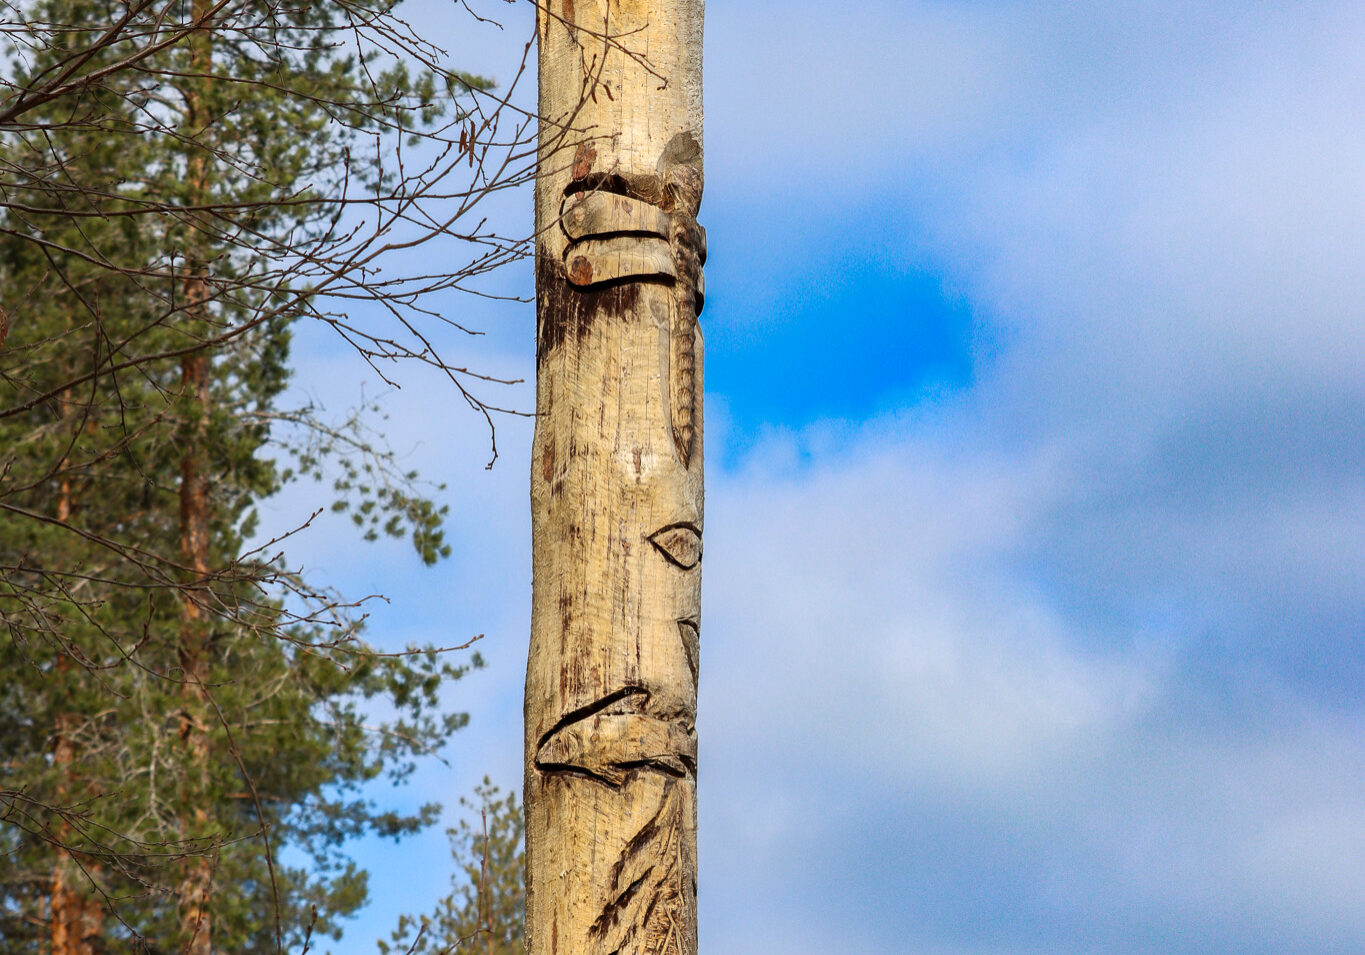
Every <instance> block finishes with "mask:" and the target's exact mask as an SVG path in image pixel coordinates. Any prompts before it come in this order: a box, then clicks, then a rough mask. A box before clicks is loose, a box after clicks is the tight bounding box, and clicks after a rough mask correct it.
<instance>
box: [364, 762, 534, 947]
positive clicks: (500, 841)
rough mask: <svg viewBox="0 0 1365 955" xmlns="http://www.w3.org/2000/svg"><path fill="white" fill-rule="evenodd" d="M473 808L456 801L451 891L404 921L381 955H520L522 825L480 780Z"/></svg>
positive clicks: (516, 811) (512, 802) (510, 797)
mask: <svg viewBox="0 0 1365 955" xmlns="http://www.w3.org/2000/svg"><path fill="white" fill-rule="evenodd" d="M474 795H475V797H476V799H477V802H471V801H470V800H468V799H465V798H463V797H461V799H460V805H461V806H463V807H465V809H466V811H467V813H466V817H465V818H464V819H462V820H460V822H459V824H458V825H457V826H455V827H454V828H452V829H448V830H446V834H447V835H448V836H449V837H450V848H451V855H452V857H453V859H454V861H455V867H456V871H455V873H454V874H453V875H452V876H451V891H450V893H449V894H448V895H446V896H445V897H444V898H442V899H441V900H440V901H439V902H437V903H436V908H435V910H434V911H433V912H432V913H431V914H430V915H420V916H412V915H404V916H402V917H401V918H400V919H399V921H398V927H397V929H395V930H394V932H393V934H392V936H391V937H390V939H389V941H387V942H385V941H380V942H379V951H380V953H381V955H446V953H449V952H456V951H467V952H480V953H484V955H522V924H523V921H524V919H525V913H526V855H525V851H524V849H523V834H524V832H525V817H524V815H523V813H522V808H521V805H520V804H519V803H518V801H517V796H516V793H507V794H506V795H505V796H504V795H502V794H501V792H500V791H499V789H498V787H497V786H494V785H493V784H492V782H490V781H489V779H488V777H486V776H485V777H484V780H483V784H482V785H481V786H478V787H476V788H475V790H474Z"/></svg>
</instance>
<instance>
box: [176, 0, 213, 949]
mask: <svg viewBox="0 0 1365 955" xmlns="http://www.w3.org/2000/svg"><path fill="white" fill-rule="evenodd" d="M207 12H208V5H207V3H206V2H205V0H194V3H193V15H194V17H195V19H196V20H199V19H202V18H204V17H205V16H206V15H207ZM189 65H190V76H189V77H188V78H187V81H186V87H185V124H186V127H187V129H188V134H189V136H190V138H191V139H192V140H193V141H194V142H195V143H196V144H197V145H196V146H195V147H193V149H192V151H191V153H190V155H189V159H188V163H187V168H186V174H187V181H188V185H189V194H190V196H191V200H192V201H193V202H201V201H206V200H207V199H208V197H209V195H210V190H209V164H208V163H209V160H208V156H207V155H206V149H207V148H208V147H207V145H205V143H206V139H205V136H206V130H207V129H208V126H209V124H210V122H211V118H210V116H209V111H208V108H207V105H206V104H205V101H204V100H205V84H206V83H207V82H208V79H207V78H208V77H209V76H211V74H212V71H213V47H212V35H211V34H210V33H209V32H208V29H207V28H206V29H204V30H201V31H200V32H199V33H196V34H195V35H193V36H192V37H190V40H189ZM198 238H199V237H198V236H197V235H196V234H194V233H193V232H191V234H190V237H189V240H188V244H189V249H188V250H187V256H186V279H185V284H184V296H185V297H184V315H183V322H184V326H185V329H186V333H187V335H188V336H199V335H203V336H205V337H207V334H208V322H209V313H208V308H209V305H208V303H209V288H208V282H207V281H206V279H205V276H204V267H205V266H204V257H203V255H202V254H201V253H200V252H199V251H198V245H199V242H198ZM211 371H212V369H211V367H210V361H209V355H208V353H207V352H205V351H197V352H192V353H190V354H188V355H186V356H185V358H184V359H183V360H182V362H181V396H180V400H181V407H182V408H183V409H184V414H185V421H184V427H183V429H182V431H181V447H180V455H181V457H180V557H181V561H182V562H183V563H184V565H185V567H186V569H187V570H188V572H189V574H190V578H191V579H190V581H188V582H187V583H186V585H185V587H184V590H183V591H182V594H181V607H182V612H183V618H182V623H181V630H180V646H179V648H178V651H179V661H178V662H179V664H180V671H181V679H182V680H183V681H184V682H183V683H182V684H181V698H182V709H181V714H180V738H181V742H182V751H181V758H182V759H183V760H184V769H183V777H182V781H183V785H184V788H183V795H182V799H181V802H180V819H179V820H178V822H179V827H180V832H181V838H182V839H184V840H186V848H187V849H188V850H190V851H189V854H188V855H187V856H186V857H185V860H184V863H183V866H184V867H183V870H182V873H181V879H180V888H179V893H178V894H179V902H180V946H181V947H180V951H181V955H209V953H210V952H211V951H212V950H213V931H212V929H213V919H212V912H211V909H210V904H209V903H210V895H211V892H212V889H213V864H212V859H211V857H210V855H209V851H210V850H209V847H208V842H207V840H208V838H209V834H208V832H207V829H208V821H209V820H208V811H207V809H206V806H207V804H208V760H209V740H208V728H207V718H208V711H207V707H206V706H205V700H204V694H205V693H207V692H208V691H207V689H206V687H205V683H206V681H207V679H208V664H207V659H206V650H207V639H206V632H205V630H206V626H207V621H206V620H204V606H203V604H202V603H201V601H202V600H203V599H204V595H205V588H204V581H205V580H206V579H207V577H208V573H209V473H208V472H209V460H208V426H209V413H210V411H211V410H212V409H211V396H210V373H211Z"/></svg>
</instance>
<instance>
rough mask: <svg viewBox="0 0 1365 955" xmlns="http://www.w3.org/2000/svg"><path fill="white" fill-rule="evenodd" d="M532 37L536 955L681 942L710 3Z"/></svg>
mask: <svg viewBox="0 0 1365 955" xmlns="http://www.w3.org/2000/svg"><path fill="white" fill-rule="evenodd" d="M537 28H538V40H539V43H540V112H541V117H542V119H541V155H540V161H541V170H542V175H541V177H540V178H539V180H538V182H537V188H536V226H537V233H538V236H539V240H538V245H537V261H536V285H537V314H538V338H537V366H538V370H537V412H538V417H537V422H536V433H535V441H534V446H533V461H532V481H531V500H532V534H533V548H534V557H533V563H534V587H533V600H532V608H533V609H532V623H531V650H530V659H529V662H528V665H527V675H526V779H525V804H526V813H527V829H526V832H527V933H526V937H527V946H528V952H529V953H531V955H550V953H554V955H588V953H593V955H613V953H617V952H620V953H649V955H659V953H665V952H667V953H676V955H693V953H695V951H696V872H697V861H696V768H697V740H696V703H697V661H698V637H699V633H700V617H699V612H700V593H701V556H702V525H703V513H702V448H701V423H702V415H701V403H700V394H701V380H702V379H701V370H702V361H701V357H702V342H701V334H700V331H699V329H698V326H697V310H698V309H699V307H700V305H701V264H702V260H703V258H704V254H705V252H704V245H705V243H704V235H703V233H702V232H701V230H700V228H699V227H698V226H697V224H696V215H697V208H698V206H699V204H700V201H701V191H702V168H701V154H702V104H701V31H702V0H654V2H640V0H553V2H544V3H542V5H541V7H540V10H539V21H538V27H537Z"/></svg>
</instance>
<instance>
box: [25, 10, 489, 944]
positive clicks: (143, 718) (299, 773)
mask: <svg viewBox="0 0 1365 955" xmlns="http://www.w3.org/2000/svg"><path fill="white" fill-rule="evenodd" d="M213 9H216V10H218V13H217V14H212V10H213ZM365 12H366V11H364V10H362V9H359V8H357V7H354V6H349V5H348V6H340V5H337V6H334V5H327V4H317V5H302V6H298V5H295V6H290V7H283V6H274V5H271V4H268V3H245V4H237V5H234V6H232V7H230V8H229V9H228V10H227V11H226V12H224V10H223V7H222V6H221V5H219V6H218V7H216V8H210V7H209V6H208V5H207V4H204V3H202V2H198V0H196V2H186V3H183V4H171V5H169V6H167V7H165V8H164V9H162V10H152V9H151V8H150V7H149V6H148V5H147V4H134V5H132V6H128V5H120V4H114V3H104V2H90V0H46V2H44V3H42V4H40V5H38V6H37V7H35V8H33V10H32V14H33V15H32V19H31V21H30V22H31V23H43V24H60V25H61V28H60V29H58V30H50V31H48V32H47V33H46V34H42V35H41V36H39V35H38V34H35V35H34V38H33V43H32V44H31V48H32V50H33V51H36V52H33V53H32V55H30V56H27V57H25V58H24V61H23V68H24V71H25V75H23V76H20V77H18V78H17V79H16V80H15V83H14V87H12V88H17V89H20V90H25V89H38V88H41V87H42V84H43V82H45V78H47V77H50V76H52V75H54V74H58V73H61V72H62V71H63V70H64V69H65V68H66V66H67V65H69V64H70V63H71V62H73V56H76V55H77V54H79V53H80V52H81V51H83V50H95V51H96V52H95V53H94V54H93V55H92V56H90V57H89V58H88V59H86V60H83V61H81V64H82V65H81V68H82V69H84V70H86V71H87V72H88V73H89V72H96V73H97V72H98V70H99V69H100V68H101V67H102V66H108V65H110V64H117V63H119V62H121V61H120V59H119V58H120V57H123V56H125V55H126V53H127V51H128V48H129V46H130V45H136V44H138V43H143V42H146V37H148V36H153V37H154V36H155V35H156V34H155V33H154V32H153V31H154V30H157V29H165V28H166V27H165V24H166V23H171V24H172V25H174V24H190V25H191V27H192V28H188V29H186V30H185V31H184V35H183V37H182V41H181V42H177V43H170V44H168V45H166V46H165V48H164V49H160V50H158V51H157V52H155V53H154V54H153V55H149V56H148V57H146V58H144V59H142V60H140V61H139V62H138V64H137V66H136V68H135V69H124V70H122V71H119V72H114V73H111V74H109V75H107V76H102V77H101V78H100V80H99V81H98V82H93V83H88V84H85V85H82V86H78V87H77V88H76V89H75V91H74V92H72V93H70V94H69V95H65V96H63V97H57V98H54V99H52V100H51V101H48V102H43V103H40V104H39V105H37V106H32V107H30V108H28V109H27V111H26V112H25V113H24V114H23V122H22V123H19V124H17V125H11V126H10V127H9V134H8V135H7V136H6V137H5V146H6V156H7V162H6V163H5V164H4V166H3V176H2V177H0V189H3V196H4V203H3V207H4V212H3V219H0V288H3V289H5V290H6V297H5V304H6V308H5V313H6V325H7V330H8V334H7V337H6V340H5V342H4V343H3V346H4V356H5V364H4V369H3V375H0V409H3V412H0V572H2V573H0V614H3V619H4V623H5V626H6V629H5V632H4V633H3V634H0V666H3V669H4V672H5V673H6V674H7V676H11V675H12V678H9V679H7V680H5V681H4V683H3V685H0V758H2V759H3V766H4V783H3V786H0V789H3V794H2V795H3V803H0V816H3V820H4V821H5V822H7V823H9V825H7V826H4V827H0V851H3V856H2V857H0V943H2V947H3V948H4V950H5V951H7V952H9V951H12V952H15V953H25V952H47V951H53V952H54V953H55V955H67V953H84V952H87V951H95V950H98V949H99V946H101V945H102V946H104V947H106V948H127V947H130V946H132V947H136V948H138V949H140V950H143V951H148V952H163V951H164V952H171V951H186V952H195V951H201V952H207V951H209V950H216V951H231V952H266V951H276V950H277V949H278V948H279V947H280V946H281V945H286V946H290V945H298V944H299V943H300V942H301V940H302V939H303V938H305V937H307V936H309V934H310V933H311V934H312V935H313V936H314V937H315V936H317V935H320V934H332V935H336V934H338V933H339V931H340V922H339V919H340V918H341V917H342V916H344V915H345V914H346V913H348V912H350V911H353V910H354V909H355V908H356V907H357V906H359V905H360V904H361V903H362V902H363V900H364V897H365V881H364V873H363V872H360V871H358V870H357V869H356V868H355V867H354V865H352V864H351V863H350V862H349V860H348V859H347V857H346V854H345V843H346V841H347V840H348V839H350V838H353V837H355V836H357V835H361V834H363V833H379V834H381V835H386V836H394V837H398V836H401V835H404V834H407V833H411V832H413V831H415V830H416V829H418V828H420V827H421V826H424V825H426V824H428V823H429V822H431V821H432V820H433V819H434V818H435V817H434V813H435V811H436V807H434V806H426V807H422V808H421V809H420V810H418V811H417V812H415V813H406V814H405V813H397V812H392V811H388V810H385V809H384V808H382V807H380V806H377V805H375V804H374V803H373V802H371V801H370V800H368V799H366V798H365V797H364V794H363V792H362V787H363V786H364V785H365V783H367V782H369V781H371V780H373V779H376V778H377V777H379V776H381V775H384V774H388V775H390V776H392V777H393V778H394V779H395V780H401V779H402V778H403V777H404V776H405V775H406V774H407V773H408V772H410V771H411V768H412V761H413V760H414V759H415V758H416V757H418V756H419V755H423V754H425V753H427V752H430V751H432V750H434V749H436V748H438V747H439V746H440V745H441V744H442V743H443V741H444V740H445V738H446V737H447V736H448V734H449V733H450V732H452V731H453V730H454V729H456V728H458V727H459V726H460V725H462V724H463V722H464V720H465V717H464V716H463V715H460V714H444V715H443V714H441V713H440V710H439V702H440V701H439V693H440V691H441V688H442V686H443V685H445V684H447V683H448V682H449V681H450V680H452V679H455V678H458V677H459V675H460V674H461V673H462V672H463V670H464V668H463V667H462V666H457V665H454V664H452V663H450V662H447V659H446V658H445V657H442V656H440V655H438V654H436V653H434V652H424V653H418V654H414V655H411V656H403V657H392V656H383V655H378V654H375V653H373V652H371V651H370V650H369V648H368V647H367V646H366V645H365V644H364V643H363V642H361V641H360V639H359V636H358V633H359V630H358V623H357V621H356V620H354V619H351V618H350V617H349V616H348V615H347V613H346V612H345V609H344V607H342V606H339V605H338V604H337V602H336V601H330V600H326V599H324V600H321V601H318V600H315V599H314V600H311V602H310V598H314V597H315V596H316V595H315V594H314V593H313V592H312V591H311V590H310V588H309V587H308V585H307V582H306V581H302V580H300V579H298V578H297V577H296V576H295V575H292V574H290V573H288V572H286V571H285V570H284V565H283V564H282V563H280V562H278V561H276V560H274V559H273V555H272V554H270V553H265V552H262V553H258V554H254V555H253V554H248V555H244V554H243V550H244V542H245V541H246V540H247V539H248V538H249V537H250V536H251V535H252V533H253V528H254V508H255V505H256V504H257V503H258V502H259V501H260V500H262V499H263V498H264V497H266V496H268V495H270V494H272V493H274V492H275V491H276V490H278V489H279V487H280V486H281V483H282V482H283V481H285V480H287V479H288V478H289V477H290V475H291V473H292V474H294V475H300V474H301V475H314V476H316V475H318V474H321V473H323V471H324V469H325V463H324V462H323V461H322V460H321V459H320V457H319V455H321V454H324V453H325V452H326V451H328V450H329V449H330V450H332V451H339V452H342V453H343V456H342V459H341V469H342V472H343V475H344V477H343V479H342V481H341V488H340V490H341V492H342V493H343V495H344V500H343V502H342V503H343V504H344V503H346V502H349V501H354V502H355V504H356V507H355V510H356V511H357V512H358V513H360V514H363V515H364V516H363V517H362V518H361V523H362V524H367V526H370V525H371V524H372V525H374V526H377V527H379V528H382V529H383V530H385V531H387V532H389V533H392V534H411V536H412V538H413V542H414V544H415V545H416V547H417V549H418V552H419V553H420V554H421V555H422V557H423V559H424V560H426V561H427V562H432V561H434V560H436V559H437V558H439V557H440V556H441V555H442V554H444V553H448V552H449V551H448V548H447V547H446V545H445V543H444V541H443V539H442V536H441V529H440V523H441V514H442V512H441V509H440V508H438V507H437V506H435V505H434V504H432V503H431V502H430V501H429V500H428V499H426V498H425V497H424V496H423V495H422V494H421V493H420V491H418V490H417V489H416V487H415V485H414V484H413V478H414V476H413V475H410V474H404V473H401V472H398V471H397V470H396V469H395V468H394V467H393V463H394V462H393V459H392V456H389V455H386V454H385V453H384V452H383V451H382V449H381V450H377V449H376V448H375V447H374V446H373V445H371V444H370V443H368V442H367V441H365V440H362V439H360V438H357V437H355V433H354V432H351V431H347V430H346V429H344V428H343V429H342V430H340V431H331V432H314V433H313V436H312V438H308V437H307V436H305V441H304V444H303V450H304V453H303V455H302V458H301V460H299V461H298V463H297V466H296V467H295V468H294V469H293V470H292V471H291V470H290V469H286V468H283V467H282V466H281V465H278V464H277V463H276V461H275V459H274V457H273V455H278V454H282V453H284V451H285V450H286V449H285V448H283V447H282V446H281V444H280V441H281V434H280V433H279V430H278V425H279V423H280V422H284V421H293V422H300V421H303V422H304V423H305V424H308V423H313V424H316V423H317V422H316V420H315V419H312V418H310V417H309V416H308V415H307V414H304V413H295V412H289V411H288V410H282V409H280V408H279V407H277V402H278V399H279V396H280V394H281V392H282V390H283V388H284V387H285V385H286V383H287V381H288V376H289V369H288V347H289V326H290V324H291V322H292V321H294V320H295V319H296V318H298V317H300V316H303V315H310V314H312V315H316V314H319V305H318V304H317V303H318V299H317V297H316V289H310V287H309V286H310V284H313V285H317V286H320V285H323V284H325V283H326V282H328V281H333V284H334V285H335V284H336V283H335V281H334V280H333V279H332V278H330V276H333V275H335V274H336V270H335V269H334V267H333V265H334V264H333V262H332V260H331V259H329V258H328V256H329V255H335V254H338V253H337V250H338V249H343V250H344V248H345V247H344V243H343V244H342V245H338V244H337V243H338V239H337V236H338V235H339V234H341V233H342V232H344V230H341V229H340V226H339V222H340V221H341V217H342V213H343V210H344V208H345V206H344V205H341V204H338V202H337V201H336V198H335V197H336V196H337V195H338V194H339V193H338V192H337V189H338V188H339V187H340V184H342V183H343V182H345V181H348V180H358V181H362V182H363V183H364V184H365V185H366V187H367V188H371V189H373V190H375V191H376V194H377V195H382V194H385V193H384V190H385V189H388V190H390V192H389V193H388V194H389V195H392V193H393V190H401V189H403V188H410V187H411V186H410V184H409V186H407V187H405V186H404V185H403V183H402V182H401V181H396V180H395V177H394V175H393V174H392V172H391V171H390V167H388V166H387V165H386V163H385V160H386V159H387V158H389V157H388V156H387V155H386V154H375V160H376V161H375V162H372V163H370V164H368V165H366V164H362V163H360V162H359V161H358V160H357V159H356V158H355V157H356V155H357V153H358V152H359V151H360V149H359V147H360V146H361V145H362V142H364V141H362V140H361V138H360V137H361V136H363V135H370V134H375V135H379V136H384V135H387V134H401V133H404V132H406V131H408V130H411V129H413V128H419V127H420V125H421V123H422V122H424V121H431V120H433V119H434V118H435V117H436V115H437V113H438V112H439V110H438V109H437V108H436V107H435V106H433V103H434V102H435V99H436V90H437V88H438V86H440V85H444V86H446V87H447V88H448V89H450V90H453V91H454V92H460V91H462V90H463V91H466V92H468V91H470V90H472V89H475V88H477V87H478V86H479V85H480V84H481V81H479V80H477V78H473V77H461V76H457V75H453V74H442V75H440V76H439V78H440V79H443V80H444V83H438V75H437V74H433V73H431V72H411V71H410V70H408V69H407V68H405V67H404V66H403V65H402V64H401V63H400V62H396V61H393V62H390V64H389V65H388V67H387V68H384V69H381V68H380V64H379V62H378V59H379V58H378V57H372V58H371V59H369V60H367V59H366V58H364V57H362V56H361V55H358V54H348V53H346V52H345V50H344V49H343V48H339V47H338V46H337V43H336V40H335V38H336V36H337V34H338V31H342V32H343V33H344V32H345V31H346V29H347V28H348V26H349V25H351V24H353V22H354V21H353V20H351V19H348V18H353V17H356V16H357V15H359V14H363V13H365ZM369 12H371V13H373V14H374V15H375V16H376V17H381V18H382V15H383V13H384V11H383V9H377V10H374V11H369ZM125 13H126V14H127V16H128V17H130V18H131V21H130V22H131V23H132V26H131V27H128V30H129V32H128V36H127V39H126V42H122V41H121V42H119V43H114V44H107V45H105V46H103V47H100V45H99V40H98V38H99V37H102V36H104V35H105V32H106V31H107V30H108V29H109V27H108V25H109V23H111V22H115V23H117V22H120V17H121V16H123V15H124V14H125ZM157 16H161V17H162V19H160V20H156V19H155V18H156V17H157ZM214 16H216V17H217V19H214ZM376 22H384V21H382V19H381V20H377V21H376ZM389 22H391V21H389ZM139 24H141V27H140V29H143V32H138V29H135V28H137V27H138V25H139ZM194 24H199V25H200V26H197V27H195V26H193V25H194ZM35 29H36V28H35ZM371 52H373V50H371ZM20 98H21V99H22V94H21V95H20ZM13 101H14V97H11V99H10V103H11V104H12V103H13ZM461 129H462V130H463V127H461ZM462 138H463V134H462ZM470 139H471V143H470V148H471V156H472V137H470ZM365 141H368V140H365ZM319 276H322V278H319ZM339 281H342V286H341V287H342V288H343V289H345V288H350V287H353V286H348V285H346V284H345V283H347V282H350V283H355V282H358V281H359V279H358V278H356V277H353V276H352V277H345V276H343V279H342V280H339ZM382 295H383V293H382V292H381V293H377V294H376V297H381V298H382ZM371 344H373V342H371ZM398 350H401V349H398ZM272 423H273V424H274V425H275V426H276V430H275V431H273V432H272ZM347 450H349V451H350V452H352V456H351V457H349V458H347V457H345V456H344V452H346V451H347ZM367 522H368V523H367ZM471 663H472V664H477V658H474V659H473V660H472V661H471ZM381 699H382V700H383V701H385V702H384V708H385V709H386V710H388V711H390V712H392V713H393V714H394V716H393V717H392V718H391V719H390V720H389V721H388V722H387V723H386V724H384V725H382V726H380V727H379V730H378V732H376V731H373V730H371V729H367V728H366V727H367V725H368V724H369V723H370V722H372V721H371V720H369V718H368V710H369V701H376V700H381ZM286 847H288V848H293V849H295V850H298V851H299V853H300V854H298V855H293V856H291V858H300V857H301V858H304V859H306V860H307V864H306V865H303V866H300V865H297V864H295V865H292V866H290V865H285V864H284V863H283V862H282V860H281V851H282V850H283V849H285V848H286ZM314 911H315V912H316V915H314V914H313V912H314Z"/></svg>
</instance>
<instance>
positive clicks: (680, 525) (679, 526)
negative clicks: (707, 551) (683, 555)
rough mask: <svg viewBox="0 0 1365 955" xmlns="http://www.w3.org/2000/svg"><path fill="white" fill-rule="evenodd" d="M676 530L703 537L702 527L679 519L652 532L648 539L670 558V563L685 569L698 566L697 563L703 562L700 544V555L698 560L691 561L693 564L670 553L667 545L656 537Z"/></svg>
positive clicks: (656, 548)
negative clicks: (664, 545)
mask: <svg viewBox="0 0 1365 955" xmlns="http://www.w3.org/2000/svg"><path fill="white" fill-rule="evenodd" d="M676 530H686V531H691V532H692V533H693V534H696V535H697V538H698V539H700V538H701V528H700V527H698V526H697V525H696V524H693V523H692V522H691V521H678V522H677V523H676V524H666V525H665V526H663V527H661V528H659V529H658V530H657V531H655V532H654V533H653V534H650V535H649V537H648V538H646V539H647V540H648V541H649V542H650V543H651V544H653V545H654V549H655V550H657V551H658V552H659V553H660V554H663V555H664V557H665V558H667V559H668V562H669V563H670V564H673V565H675V566H677V567H681V568H682V569H683V570H691V569H692V568H693V567H696V566H697V564H700V563H701V556H700V545H699V547H698V556H697V559H696V561H694V562H693V563H691V564H684V563H683V562H682V561H680V560H678V558H676V557H674V556H673V555H672V554H670V553H669V552H668V550H667V549H666V548H665V547H663V545H661V544H660V543H659V542H658V541H657V540H656V539H655V538H657V537H659V536H660V535H662V534H667V533H668V532H669V531H676Z"/></svg>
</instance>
